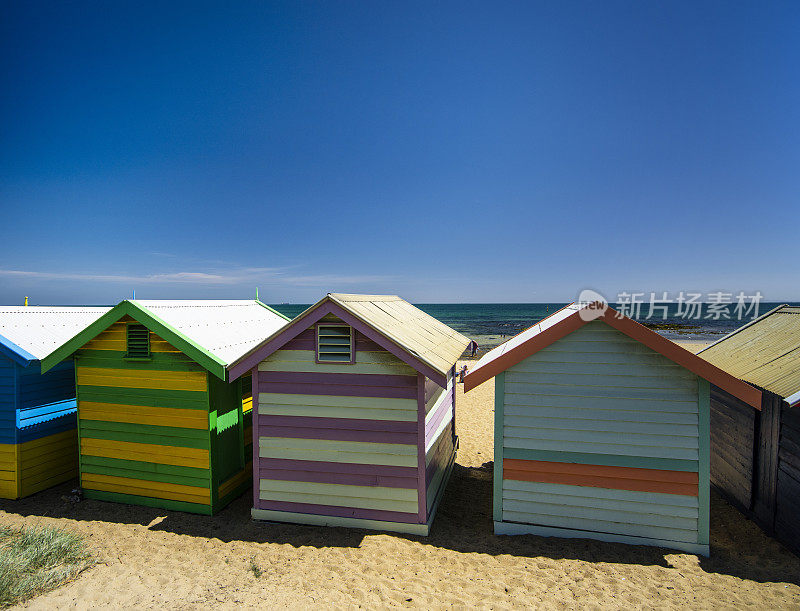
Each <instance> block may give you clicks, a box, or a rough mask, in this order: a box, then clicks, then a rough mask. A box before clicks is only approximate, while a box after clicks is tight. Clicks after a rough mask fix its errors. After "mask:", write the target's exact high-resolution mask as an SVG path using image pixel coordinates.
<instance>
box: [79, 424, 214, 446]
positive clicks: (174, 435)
mask: <svg viewBox="0 0 800 611" xmlns="http://www.w3.org/2000/svg"><path fill="white" fill-rule="evenodd" d="M80 424H81V437H82V438H91V439H113V440H114V441H131V442H134V443H153V444H156V445H164V446H177V447H180V448H199V449H203V450H207V449H209V447H210V440H209V435H208V431H205V430H199V429H181V428H176V427H172V426H152V425H147V424H129V423H127V422H106V421H104V420H84V419H81V420H80Z"/></svg>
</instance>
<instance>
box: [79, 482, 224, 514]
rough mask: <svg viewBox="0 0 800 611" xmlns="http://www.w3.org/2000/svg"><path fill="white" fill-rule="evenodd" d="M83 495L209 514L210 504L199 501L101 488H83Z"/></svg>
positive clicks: (210, 510) (98, 498)
mask: <svg viewBox="0 0 800 611" xmlns="http://www.w3.org/2000/svg"><path fill="white" fill-rule="evenodd" d="M83 496H84V497H86V498H87V499H95V500H98V501H111V502H112V503H124V504H126V505H144V506H145V507H160V508H162V509H173V510H175V511H186V512H188V513H199V514H204V515H211V513H212V508H211V506H210V505H201V504H199V503H187V502H186V501H172V500H169V499H154V498H150V497H149V496H137V495H135V494H122V493H121V492H105V491H103V490H90V489H88V488H87V489H84V491H83Z"/></svg>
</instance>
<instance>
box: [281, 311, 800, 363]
mask: <svg viewBox="0 0 800 611" xmlns="http://www.w3.org/2000/svg"><path fill="white" fill-rule="evenodd" d="M415 305H416V306H417V307H418V308H420V309H422V310H424V311H425V312H427V313H428V314H430V315H431V316H433V317H434V318H438V319H439V320H441V321H442V322H443V323H445V324H447V325H449V326H450V327H452V328H453V329H455V330H457V331H459V332H460V333H463V334H464V335H466V336H467V337H470V338H473V339H475V341H477V342H478V344H479V345H480V347H481V352H483V351H485V350H486V349H487V348H490V347H493V346H496V345H499V344H501V343H503V342H504V341H505V340H506V339H508V338H509V337H510V336H513V335H516V334H517V333H519V332H520V331H522V330H524V329H527V328H528V327H530V326H531V325H534V324H536V323H537V322H539V321H540V320H542V319H543V318H545V317H546V316H549V315H550V314H552V313H553V312H555V311H557V310H559V309H561V308H562V307H564V306H565V305H567V304H566V303H418V304H415ZM699 305H701V308H700V312H699V314H700V318H697V317H696V316H693V317H692V318H687V317H686V316H683V315H681V311H680V310H679V304H675V303H672V304H668V305H667V310H666V311H663V310H661V309H654V310H653V312H652V313H651V312H650V306H649V304H647V303H644V304H642V305H641V308H640V310H639V312H638V316H636V315H633V316H631V317H632V318H634V319H635V320H637V321H638V322H640V323H642V324H645V325H648V326H651V327H652V328H653V329H654V330H655V331H657V332H658V333H660V334H662V335H664V336H665V337H667V338H669V339H690V340H699V341H708V342H712V341H714V340H716V339H719V338H720V337H722V336H723V335H726V334H727V333H730V332H731V331H733V330H735V329H737V328H738V327H740V326H742V325H743V324H745V323H747V322H749V321H750V320H752V319H753V318H754V317H755V316H758V315H760V314H763V313H764V312H768V311H769V310H771V309H773V308H775V307H777V306H779V305H780V303H766V302H761V303H760V304H758V308H757V310H755V309H753V310H751V311H749V312H747V313H746V314H745V312H741V313H740V312H737V311H736V310H735V304H730V306H729V307H728V308H727V315H728V318H725V317H724V315H723V313H721V312H720V313H717V312H714V311H713V309H710V308H709V307H708V306H709V304H707V303H703V304H699ZM792 305H798V304H792ZM612 306H613V307H615V308H616V309H617V310H618V311H619V310H620V308H621V307H623V306H620V305H619V304H612ZM273 307H274V308H275V309H277V310H278V311H279V312H281V313H283V314H285V315H286V316H289V317H291V318H293V317H295V316H297V315H298V314H300V312H302V311H303V310H305V309H306V308H308V307H309V305H308V304H304V305H303V304H279V305H274V306H273ZM723 309H725V308H723ZM684 310H685V306H684ZM625 313H626V314H628V315H631V314H635V313H634V312H631V311H626V312H625ZM692 314H695V315H696V314H697V312H693V313H692ZM739 314H741V318H740V316H739ZM648 315H649V318H648Z"/></svg>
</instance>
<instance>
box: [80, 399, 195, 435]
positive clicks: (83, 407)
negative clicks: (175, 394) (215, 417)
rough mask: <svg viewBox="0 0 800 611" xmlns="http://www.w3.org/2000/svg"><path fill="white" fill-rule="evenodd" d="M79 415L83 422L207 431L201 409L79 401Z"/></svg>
mask: <svg viewBox="0 0 800 611" xmlns="http://www.w3.org/2000/svg"><path fill="white" fill-rule="evenodd" d="M79 415H80V417H81V418H82V419H84V420H102V421H105V422H128V423H130V424H155V425H158V426H174V427H177V428H183V429H201V430H203V429H208V426H209V424H208V412H207V411H205V410H201V409H180V408H174V407H149V406H146V405H120V404H116V403H95V402H93V401H81V402H80V406H79Z"/></svg>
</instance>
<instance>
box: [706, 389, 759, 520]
mask: <svg viewBox="0 0 800 611" xmlns="http://www.w3.org/2000/svg"><path fill="white" fill-rule="evenodd" d="M757 419H758V414H757V411H756V410H755V409H754V408H753V407H751V406H750V405H747V404H746V403H744V402H743V401H740V400H739V399H737V398H736V397H734V396H733V395H730V394H729V393H727V392H725V391H724V390H722V389H721V388H718V387H716V386H712V387H711V483H712V484H713V485H714V487H715V488H717V489H718V490H719V491H720V492H722V493H723V494H724V495H725V496H726V497H727V498H728V500H730V501H732V502H733V504H734V505H736V506H737V507H738V508H739V509H741V510H744V511H750V510H751V509H752V507H753V468H754V464H755V453H754V440H755V437H756V423H757Z"/></svg>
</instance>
